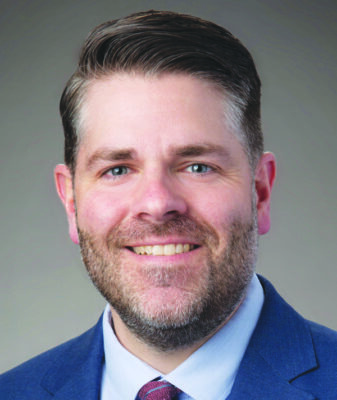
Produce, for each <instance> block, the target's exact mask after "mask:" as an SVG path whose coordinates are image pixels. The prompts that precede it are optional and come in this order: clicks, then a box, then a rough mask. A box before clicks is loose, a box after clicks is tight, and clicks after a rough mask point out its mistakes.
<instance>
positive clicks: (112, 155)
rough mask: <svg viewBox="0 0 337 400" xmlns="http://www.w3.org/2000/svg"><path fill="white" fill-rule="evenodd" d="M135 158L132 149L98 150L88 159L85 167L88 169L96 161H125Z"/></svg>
mask: <svg viewBox="0 0 337 400" xmlns="http://www.w3.org/2000/svg"><path fill="white" fill-rule="evenodd" d="M134 158H135V151H134V150H133V149H118V150H111V149H98V150H97V151H95V152H94V153H93V154H92V156H91V157H90V158H89V159H88V161H87V163H86V166H87V168H88V169H90V168H92V167H93V165H94V164H95V163H96V162H98V161H127V160H132V159H134Z"/></svg>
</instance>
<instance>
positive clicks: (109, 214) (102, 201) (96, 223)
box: [77, 192, 125, 233]
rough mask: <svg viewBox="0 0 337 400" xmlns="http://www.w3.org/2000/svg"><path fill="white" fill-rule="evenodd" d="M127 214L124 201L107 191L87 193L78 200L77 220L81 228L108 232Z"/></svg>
mask: <svg viewBox="0 0 337 400" xmlns="http://www.w3.org/2000/svg"><path fill="white" fill-rule="evenodd" d="M124 215H125V207H123V202H121V201H120V200H119V201H118V200H117V199H116V198H114V197H113V196H109V195H107V194H106V193H100V192H98V193H87V194H86V196H84V197H80V198H79V200H78V202H77V220H78V225H79V227H80V228H81V229H84V230H88V231H95V232H102V233H104V232H107V231H109V230H110V229H111V228H112V227H113V226H115V225H116V224H118V223H119V222H120V221H121V219H122V218H123V216H124Z"/></svg>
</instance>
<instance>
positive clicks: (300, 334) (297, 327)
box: [256, 277, 337, 399]
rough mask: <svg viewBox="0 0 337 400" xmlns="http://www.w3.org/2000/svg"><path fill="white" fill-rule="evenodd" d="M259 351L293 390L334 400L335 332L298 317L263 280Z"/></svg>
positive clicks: (336, 374) (336, 393) (336, 365)
mask: <svg viewBox="0 0 337 400" xmlns="http://www.w3.org/2000/svg"><path fill="white" fill-rule="evenodd" d="M259 278H260V281H261V283H262V285H263V288H264V292H265V304H264V308H263V310H262V313H261V317H260V320H261V321H260V322H261V323H260V326H259V329H258V332H257V333H258V337H256V342H257V346H259V347H258V348H259V351H260V353H261V354H263V356H264V357H265V359H268V362H269V364H270V365H273V366H274V367H275V370H276V368H277V371H278V373H279V374H280V375H281V374H282V375H283V376H284V377H286V379H287V381H288V382H289V383H291V384H292V385H293V386H294V387H296V388H298V389H302V390H304V391H309V392H310V393H312V394H314V395H315V396H316V398H318V399H320V398H322V394H324V396H325V397H324V398H331V399H333V398H334V399H335V398H337V389H336V380H337V332H336V331H334V330H332V329H329V328H327V327H325V326H322V325H320V324H317V323H315V322H313V321H309V320H307V319H305V318H303V317H302V316H301V315H300V314H298V313H297V312H296V311H295V310H294V309H293V308H292V307H291V306H290V305H289V304H287V303H286V302H285V301H284V300H283V299H282V298H281V297H280V296H279V295H278V293H277V292H276V291H275V289H274V288H273V286H272V285H271V284H270V283H269V282H268V281H266V280H265V279H264V278H262V277H259Z"/></svg>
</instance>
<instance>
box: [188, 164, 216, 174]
mask: <svg viewBox="0 0 337 400" xmlns="http://www.w3.org/2000/svg"><path fill="white" fill-rule="evenodd" d="M186 170H187V171H188V172H192V173H194V174H205V173H207V172H211V171H213V168H212V167H210V166H209V165H206V164H192V165H190V166H188V167H187V168H186Z"/></svg>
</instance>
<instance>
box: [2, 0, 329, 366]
mask: <svg viewBox="0 0 337 400" xmlns="http://www.w3.org/2000/svg"><path fill="white" fill-rule="evenodd" d="M150 8H155V9H170V10H175V11H179V12H185V13H190V14H194V15H198V16H201V17H204V18H206V19H210V20H212V21H214V22H216V23H219V24H221V25H223V26H225V27H227V28H228V29H229V30H230V31H232V32H233V33H234V34H235V35H236V36H238V37H239V38H240V39H241V40H242V41H243V43H245V44H246V46H247V47H248V48H249V49H250V51H251V52H252V54H253V56H254V58H255V60H256V63H257V67H258V70H259V72H260V76H261V79H262V82H263V101H262V106H263V109H262V115H263V128H264V132H265V137H266V148H267V149H268V150H272V151H273V152H274V153H275V154H276V156H277V158H278V168H279V170H278V179H277V184H276V186H275V190H274V193H273V204H272V229H271V232H270V233H269V234H268V235H267V236H264V237H262V238H261V241H260V258H259V264H258V272H260V273H262V274H263V275H265V276H266V277H267V278H269V279H270V280H271V281H272V282H273V283H274V285H275V286H276V287H277V289H278V290H279V292H280V293H281V294H282V295H283V296H284V297H285V298H286V299H287V301H288V302H290V303H291V304H292V305H293V306H294V307H295V308H296V309H297V310H298V311H299V312H301V313H302V314H303V315H304V316H305V317H307V318H310V319H313V320H316V321H317V322H320V323H323V324H325V325H329V326H330V327H332V328H334V329H337V313H336V308H337V291H336V287H337V270H336V255H337V243H336V238H337V212H336V205H337V204H336V203H337V157H336V150H337V134H336V126H337V118H336V102H337V95H336V89H337V85H336V65H337V50H336V37H337V35H336V34H337V32H336V30H337V29H336V27H337V25H336V17H337V12H336V11H337V2H336V1H335V0H331V1H325V0H316V1H310V0H284V1H276V0H275V1H273V0H272V1H271V0H260V1H258V0H231V1H230V0H219V1H217V0H209V1H207V2H205V1H204V0H191V1H183V0H177V1H174V0H165V1H151V0H143V1H139V0H134V1H132V0H123V1H118V0H109V1H108V0H96V1H92V0H83V1H82V0H72V1H68V0H54V1H53V0H31V1H20V0H1V1H0V102H1V104H0V135H1V136H0V140H1V141H0V162H1V168H0V188H1V207H0V221H1V225H0V227H1V228H0V235H1V238H0V257H1V266H0V271H1V275H0V307H1V308H0V312H1V314H0V372H1V371H4V370H6V369H8V368H10V367H13V366H14V365H16V364H18V363H19V362H22V361H24V360H26V359H28V358H30V357H32V356H33V355H35V354H37V353H39V352H41V351H43V350H46V349H48V348H50V347H52V346H54V345H57V344H59V343H61V342H62V341H64V340H66V339H68V338H70V337H72V336H75V335H77V334H80V333H81V332H82V331H84V330H85V329H87V328H88V327H89V326H91V325H92V324H94V323H95V322H96V320H97V318H98V317H99V314H100V312H101V311H102V309H103V307H104V301H103V299H102V298H101V297H100V295H99V294H98V293H97V292H96V290H95V289H94V287H93V286H92V284H91V283H90V281H89V278H87V276H86V273H85V270H84V267H83V266H82V264H81V261H80V256H79V251H78V248H77V247H76V246H75V245H73V244H72V242H71V241H70V239H69V238H68V233H67V223H66V218H65V214H64V211H63V209H62V206H61V203H60V202H59V200H58V198H57V197H56V192H55V189H54V183H53V167H54V165H55V164H56V163H58V162H61V161H62V156H63V149H62V146H63V133H62V129H61V123H60V119H59V116H58V101H59V98H60V95H61V92H62V89H63V86H64V84H65V82H66V80H67V79H68V77H69V76H70V74H71V73H72V72H73V70H74V68H75V63H76V60H77V55H78V52H79V48H80V45H81V43H82V42H83V40H84V38H85V36H86V35H87V33H88V32H89V30H90V29H91V28H93V27H94V26H95V25H97V24H99V23H101V22H103V21H105V20H107V19H114V18H117V17H121V16H125V15H127V14H129V13H130V12H134V11H138V10H146V9H150Z"/></svg>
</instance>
